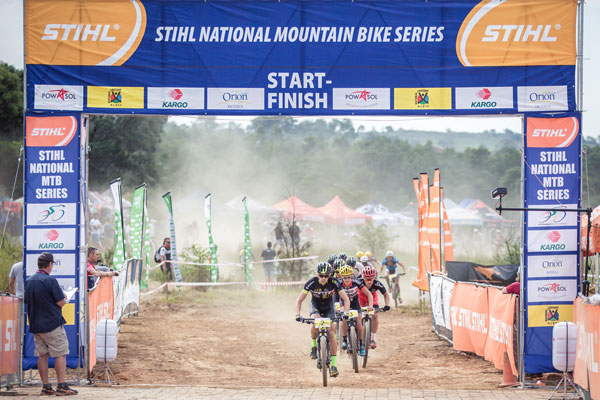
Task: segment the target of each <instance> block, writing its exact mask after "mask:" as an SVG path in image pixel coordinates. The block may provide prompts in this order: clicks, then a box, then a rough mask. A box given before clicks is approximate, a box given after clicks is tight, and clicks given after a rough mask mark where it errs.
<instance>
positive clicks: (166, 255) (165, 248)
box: [158, 237, 173, 281]
mask: <svg viewBox="0 0 600 400" xmlns="http://www.w3.org/2000/svg"><path fill="white" fill-rule="evenodd" d="M158 255H159V256H160V262H161V263H163V264H162V265H161V266H160V270H161V271H162V272H163V274H164V275H165V277H166V279H167V281H172V280H173V266H172V265H171V263H170V262H169V261H171V239H170V238H168V237H166V238H165V239H164V240H163V245H162V246H161V247H160V249H158Z"/></svg>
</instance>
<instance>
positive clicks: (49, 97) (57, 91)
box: [34, 85, 83, 111]
mask: <svg viewBox="0 0 600 400" xmlns="http://www.w3.org/2000/svg"><path fill="white" fill-rule="evenodd" d="M34 108H35V109H36V110H72V111H81V110H83V86H70V85H35V99H34Z"/></svg>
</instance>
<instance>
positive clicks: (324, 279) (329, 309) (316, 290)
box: [296, 262, 350, 377]
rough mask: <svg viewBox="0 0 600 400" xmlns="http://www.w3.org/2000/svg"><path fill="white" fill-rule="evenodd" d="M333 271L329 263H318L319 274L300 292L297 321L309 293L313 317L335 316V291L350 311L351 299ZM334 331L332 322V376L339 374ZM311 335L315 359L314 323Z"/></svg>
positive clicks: (297, 304)
mask: <svg viewBox="0 0 600 400" xmlns="http://www.w3.org/2000/svg"><path fill="white" fill-rule="evenodd" d="M332 273H333V269H332V268H331V265H329V264H328V263H325V262H321V263H319V264H318V265H317V276H315V277H312V278H310V279H309V280H308V282H306V284H305V285H304V289H302V293H300V296H298V299H297V300H296V321H302V317H301V316H300V310H301V309H302V302H303V301H304V299H306V296H308V294H309V293H310V294H311V296H312V298H311V301H310V317H311V318H331V319H333V318H335V306H334V303H333V295H334V294H335V293H337V294H338V295H339V296H340V298H341V299H342V300H343V301H344V304H345V305H344V311H346V312H348V311H350V299H348V296H347V295H346V292H345V291H343V290H342V288H341V286H340V283H339V282H338V280H337V279H335V278H333V277H332V276H331V275H332ZM334 332H335V323H333V324H331V328H329V343H330V349H329V351H330V354H331V376H333V377H335V376H337V375H338V369H337V357H336V350H337V342H336V341H335V333H334ZM310 337H311V339H312V345H311V349H310V358H312V359H313V360H314V359H316V358H317V329H316V328H315V326H314V325H313V326H312V327H311V329H310Z"/></svg>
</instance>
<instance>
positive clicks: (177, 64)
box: [25, 0, 577, 115]
mask: <svg viewBox="0 0 600 400" xmlns="http://www.w3.org/2000/svg"><path fill="white" fill-rule="evenodd" d="M576 27H577V1H576V0H566V1H565V0H509V1H504V0H484V1H468V0H463V1H429V2H425V1H422V0H419V1H416V0H413V1H410V0H407V1H401V2H400V1H353V2H350V1H323V0H319V1H299V0H296V1H281V2H279V1H223V0H221V1H219V0H217V1H208V2H206V1H197V2H190V1H177V0H169V1H166V0H88V1H68V0H26V1H25V54H26V58H25V63H26V69H27V109H28V110H29V111H33V110H36V111H37V110H39V111H56V110H62V111H79V112H85V113H102V114H106V113H110V114H133V113H135V114H170V115H181V114H189V115H198V114H218V115H225V114H226V115H273V114H286V115H333V114H337V115H345V114H356V115H361V114H363V115H375V114H380V115H424V114H428V115H449V114H450V115H458V114H499V113H502V114H515V113H524V112H532V111H533V112H548V111H574V110H575V107H576V106H575V63H576V36H577V35H576V33H577V29H576Z"/></svg>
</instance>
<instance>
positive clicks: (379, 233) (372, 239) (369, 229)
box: [356, 221, 392, 254]
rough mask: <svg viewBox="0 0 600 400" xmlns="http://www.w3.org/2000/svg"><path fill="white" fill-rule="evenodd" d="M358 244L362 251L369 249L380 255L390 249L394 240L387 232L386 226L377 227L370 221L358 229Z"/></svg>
mask: <svg viewBox="0 0 600 400" xmlns="http://www.w3.org/2000/svg"><path fill="white" fill-rule="evenodd" d="M356 232H357V233H358V237H357V238H356V242H357V243H358V246H359V247H360V248H362V249H368V250H369V251H370V252H371V253H372V254H380V253H382V252H383V251H385V250H386V249H387V248H388V247H390V243H391V242H392V238H391V237H390V235H389V234H388V232H387V226H386V225H385V224H382V225H378V226H375V225H373V222H371V221H369V222H367V223H366V224H365V225H362V226H360V227H358V228H357V230H356Z"/></svg>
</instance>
